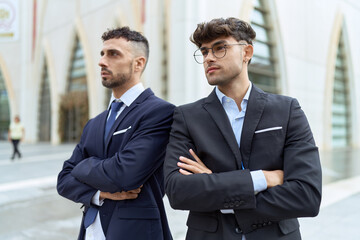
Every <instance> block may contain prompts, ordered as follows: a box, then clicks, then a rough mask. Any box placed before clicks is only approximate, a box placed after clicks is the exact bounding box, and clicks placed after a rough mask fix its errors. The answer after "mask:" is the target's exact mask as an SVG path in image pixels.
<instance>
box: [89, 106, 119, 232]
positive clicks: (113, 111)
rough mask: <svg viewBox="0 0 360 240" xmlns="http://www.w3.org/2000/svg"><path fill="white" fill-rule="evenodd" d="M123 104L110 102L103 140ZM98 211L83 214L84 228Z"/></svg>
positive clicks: (93, 210) (91, 221) (94, 209)
mask: <svg viewBox="0 0 360 240" xmlns="http://www.w3.org/2000/svg"><path fill="white" fill-rule="evenodd" d="M123 104H124V103H123V102H115V101H114V102H112V103H111V114H110V117H109V119H108V120H107V122H106V126H105V134H104V139H105V140H106V137H107V135H108V134H109V132H110V129H111V127H112V125H114V122H115V120H116V115H117V112H118V111H119V109H120V108H121V106H122V105H123ZM98 211H99V210H98V209H97V208H95V207H89V209H88V210H87V212H86V214H85V218H84V226H85V228H87V227H88V226H90V225H91V224H92V223H93V222H94V221H95V218H96V215H97V213H98Z"/></svg>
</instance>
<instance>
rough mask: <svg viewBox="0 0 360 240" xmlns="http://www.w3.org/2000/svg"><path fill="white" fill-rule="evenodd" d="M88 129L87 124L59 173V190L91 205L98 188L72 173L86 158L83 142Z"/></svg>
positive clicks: (71, 198)
mask: <svg viewBox="0 0 360 240" xmlns="http://www.w3.org/2000/svg"><path fill="white" fill-rule="evenodd" d="M86 129H87V127H86V126H85V127H84V131H83V134H82V136H81V140H80V143H79V144H78V145H77V146H76V147H75V149H74V151H73V153H72V155H71V157H70V159H69V160H67V161H65V162H64V165H63V168H62V170H61V172H60V173H59V175H58V180H57V191H58V193H59V194H60V195H61V196H63V197H65V198H68V199H70V200H72V201H74V202H78V203H82V204H84V205H85V206H90V204H91V199H92V197H93V195H94V194H95V193H96V191H97V190H96V189H94V188H93V187H91V186H89V185H87V184H84V183H82V182H80V181H79V180H78V179H76V178H74V177H73V176H72V175H71V171H72V170H73V169H74V167H75V166H76V165H77V164H78V163H79V162H81V161H82V160H83V159H84V156H83V150H82V143H83V139H84V138H85V137H86Z"/></svg>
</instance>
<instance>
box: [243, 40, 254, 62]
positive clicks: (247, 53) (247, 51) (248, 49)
mask: <svg viewBox="0 0 360 240" xmlns="http://www.w3.org/2000/svg"><path fill="white" fill-rule="evenodd" d="M253 54H254V47H253V46H252V45H250V44H249V45H246V46H245V47H244V55H243V59H244V60H243V61H244V62H245V63H248V62H249V61H250V59H251V58H252V57H253Z"/></svg>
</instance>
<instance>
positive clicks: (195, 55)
mask: <svg viewBox="0 0 360 240" xmlns="http://www.w3.org/2000/svg"><path fill="white" fill-rule="evenodd" d="M221 44H222V43H215V44H214V45H213V46H212V47H211V48H205V47H202V48H199V49H197V50H196V51H195V52H194V54H193V56H194V59H195V62H197V63H198V64H203V63H204V62H205V58H206V57H207V55H208V54H209V50H210V49H211V52H212V54H213V55H214V57H216V58H217V59H221V58H223V57H225V56H226V50H227V47H228V46H235V45H248V44H247V43H231V44H228V43H224V44H223V47H224V56H222V57H218V56H216V54H215V52H216V51H214V47H217V45H220V46H221ZM205 49H206V50H208V53H207V54H206V56H205V55H204V54H202V52H201V51H202V50H205ZM199 52H200V54H197V53H199ZM196 57H202V59H203V60H202V61H201V62H199V61H198V60H197V59H196Z"/></svg>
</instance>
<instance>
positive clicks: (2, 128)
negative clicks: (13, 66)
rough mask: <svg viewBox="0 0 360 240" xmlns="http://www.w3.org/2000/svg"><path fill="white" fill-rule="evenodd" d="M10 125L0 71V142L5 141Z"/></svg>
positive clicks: (3, 82) (7, 99)
mask: <svg viewBox="0 0 360 240" xmlns="http://www.w3.org/2000/svg"><path fill="white" fill-rule="evenodd" d="M9 124H10V108H9V98H8V94H7V91H6V87H5V80H4V78H3V75H2V73H1V70H0V140H5V139H7V132H8V130H9Z"/></svg>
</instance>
